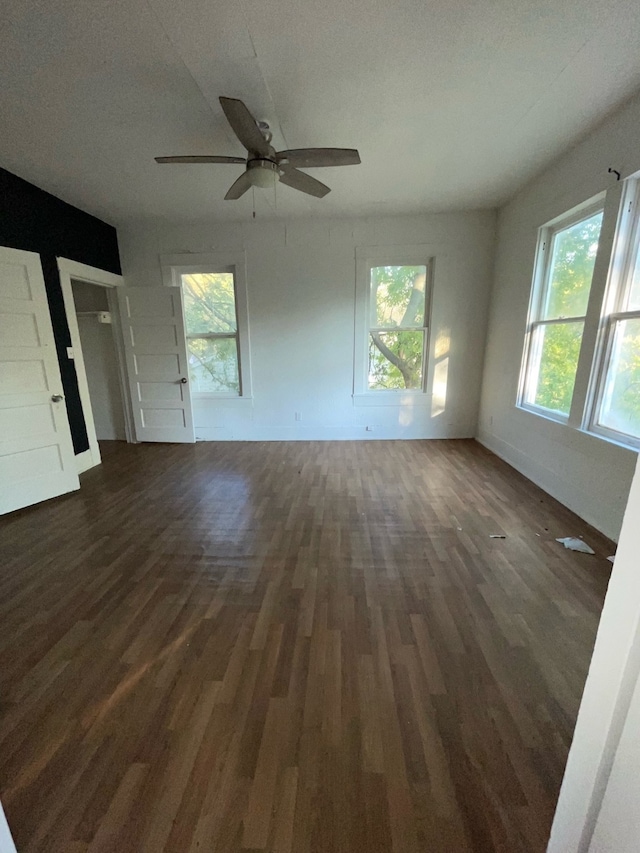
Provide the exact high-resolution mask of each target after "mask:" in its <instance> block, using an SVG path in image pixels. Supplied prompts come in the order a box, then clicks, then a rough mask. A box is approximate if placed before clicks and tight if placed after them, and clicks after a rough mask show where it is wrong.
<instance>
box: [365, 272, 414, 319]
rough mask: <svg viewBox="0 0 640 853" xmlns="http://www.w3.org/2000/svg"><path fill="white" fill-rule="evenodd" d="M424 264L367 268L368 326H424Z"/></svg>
mask: <svg viewBox="0 0 640 853" xmlns="http://www.w3.org/2000/svg"><path fill="white" fill-rule="evenodd" d="M426 281H427V268H426V266H417V267H409V266H402V267H372V268H371V322H370V325H371V327H372V328H374V329H376V328H380V327H382V328H384V327H388V326H391V327H393V326H404V327H405V328H415V327H416V326H417V327H418V328H420V327H421V326H424V303H425V287H426Z"/></svg>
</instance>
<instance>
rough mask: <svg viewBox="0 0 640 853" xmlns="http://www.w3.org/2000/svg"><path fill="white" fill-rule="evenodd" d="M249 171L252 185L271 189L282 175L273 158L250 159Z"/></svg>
mask: <svg viewBox="0 0 640 853" xmlns="http://www.w3.org/2000/svg"><path fill="white" fill-rule="evenodd" d="M247 173H248V176H249V181H250V182H251V186H254V187H260V188H262V189H269V188H270V187H274V186H275V183H276V181H277V180H278V178H279V177H280V173H279V172H278V167H277V166H276V164H275V163H274V162H272V161H271V160H249V162H248V163H247Z"/></svg>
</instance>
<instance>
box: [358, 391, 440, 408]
mask: <svg viewBox="0 0 640 853" xmlns="http://www.w3.org/2000/svg"><path fill="white" fill-rule="evenodd" d="M352 399H353V405H354V406H407V407H410V408H413V407H416V406H430V405H431V395H430V394H425V392H424V391H370V392H369V393H368V394H367V393H365V394H353V395H352Z"/></svg>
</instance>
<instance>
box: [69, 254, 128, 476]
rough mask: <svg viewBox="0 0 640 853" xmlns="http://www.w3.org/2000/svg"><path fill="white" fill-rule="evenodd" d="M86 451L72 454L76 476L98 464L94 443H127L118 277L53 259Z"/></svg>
mask: <svg viewBox="0 0 640 853" xmlns="http://www.w3.org/2000/svg"><path fill="white" fill-rule="evenodd" d="M58 269H59V271H60V283H61V286H62V292H63V296H64V303H65V309H66V314H67V322H68V325H69V333H70V337H71V347H70V348H69V358H72V359H73V360H74V363H75V368H76V375H77V378H78V389H79V392H80V400H81V403H82V413H83V415H84V421H85V425H86V429H87V438H88V443H89V447H88V449H86V450H84V451H82V452H80V453H77V454H76V467H77V471H78V473H79V474H80V473H82V472H83V471H87V470H88V469H89V468H93V467H94V466H96V465H99V464H100V462H101V458H100V449H99V445H98V441H129V442H130V441H133V440H134V438H133V433H132V428H131V424H132V418H131V403H130V400H129V397H128V395H127V394H126V392H125V389H126V388H127V380H126V372H125V361H124V352H123V346H122V331H121V326H120V315H119V310H118V300H117V299H116V298H115V297H116V293H115V289H116V287H118V286H121V285H122V284H123V280H122V277H121V276H118V275H114V274H112V273H105V272H103V271H101V270H97V269H93V268H92V267H86V266H84V265H83V264H78V263H75V262H73V261H68V260H66V259H64V258H59V259H58Z"/></svg>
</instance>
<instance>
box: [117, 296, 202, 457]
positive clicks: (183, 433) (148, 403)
mask: <svg viewBox="0 0 640 853" xmlns="http://www.w3.org/2000/svg"><path fill="white" fill-rule="evenodd" d="M117 290H118V300H119V303H120V318H121V323H122V334H123V338H124V350H125V355H126V360H127V372H128V374H129V386H130V390H131V402H132V407H133V420H134V424H135V431H136V438H137V439H138V441H173V442H193V441H195V434H194V431H193V414H192V411H191V395H190V394H189V385H188V381H189V365H188V362H187V345H186V342H185V336H184V315H183V311H182V291H181V289H180V288H179V287H158V288H151V287H119V288H118V289H117Z"/></svg>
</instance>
